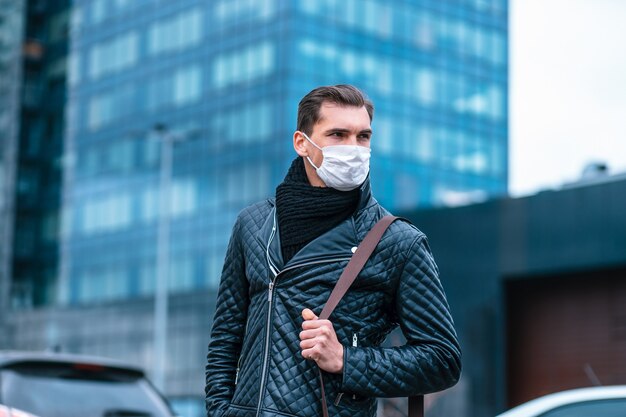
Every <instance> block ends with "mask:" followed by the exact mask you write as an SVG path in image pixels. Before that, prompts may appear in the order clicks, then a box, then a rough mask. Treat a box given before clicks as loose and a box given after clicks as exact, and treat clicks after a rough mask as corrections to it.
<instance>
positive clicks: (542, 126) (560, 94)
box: [509, 0, 626, 195]
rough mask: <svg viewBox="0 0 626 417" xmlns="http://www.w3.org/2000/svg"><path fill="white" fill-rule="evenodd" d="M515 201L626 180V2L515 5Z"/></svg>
mask: <svg viewBox="0 0 626 417" xmlns="http://www.w3.org/2000/svg"><path fill="white" fill-rule="evenodd" d="M510 30H511V33H510V59H511V67H510V71H511V72H510V83H511V85H510V147H509V152H510V166H509V168H510V181H509V189H510V191H511V193H512V194H513V195H526V194H532V193H534V192H536V191H539V190H542V189H549V188H556V187H558V186H559V185H560V184H562V183H564V182H569V181H572V180H575V179H576V178H578V177H579V176H580V173H581V171H582V169H583V167H584V166H585V165H586V164H587V163H589V162H590V161H604V162H606V163H607V164H608V165H609V169H610V171H611V172H612V173H620V172H621V173H624V172H626V0H510Z"/></svg>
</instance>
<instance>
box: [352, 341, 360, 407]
mask: <svg viewBox="0 0 626 417" xmlns="http://www.w3.org/2000/svg"><path fill="white" fill-rule="evenodd" d="M358 346H359V334H358V333H357V332H354V333H353V334H352V347H358ZM352 399H353V400H356V394H352Z"/></svg>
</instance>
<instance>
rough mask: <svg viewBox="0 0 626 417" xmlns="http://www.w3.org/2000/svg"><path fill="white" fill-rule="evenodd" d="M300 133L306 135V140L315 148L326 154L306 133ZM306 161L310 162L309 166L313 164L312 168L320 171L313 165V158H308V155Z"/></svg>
mask: <svg viewBox="0 0 626 417" xmlns="http://www.w3.org/2000/svg"><path fill="white" fill-rule="evenodd" d="M300 133H302V134H303V135H304V137H305V138H306V140H308V141H309V142H311V144H312V145H313V146H315V147H316V148H317V149H319V150H320V151H322V152H324V151H323V150H322V148H320V147H319V146H317V145H316V144H315V142H313V141H312V140H311V138H310V137H308V136H307V134H306V133H304V132H302V131H301V132H300ZM306 159H307V161H309V164H311V166H312V167H313V168H315V169H316V170H317V169H319V168H318V167H317V166H315V164H314V163H313V161H311V158H309V156H308V155H307V157H306Z"/></svg>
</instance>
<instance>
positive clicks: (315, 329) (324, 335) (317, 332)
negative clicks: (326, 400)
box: [300, 308, 343, 374]
mask: <svg viewBox="0 0 626 417" xmlns="http://www.w3.org/2000/svg"><path fill="white" fill-rule="evenodd" d="M302 318H303V319H304V322H302V329H303V330H302V331H301V332H300V340H301V342H300V349H302V357H303V358H305V359H311V360H314V361H315V362H316V363H317V366H319V367H320V368H322V369H323V370H324V371H326V372H330V373H333V374H338V373H340V372H342V371H343V345H342V344H341V343H339V341H338V340H337V334H336V333H335V329H333V324H332V323H331V322H330V321H328V320H318V319H317V316H316V315H315V313H313V312H312V311H311V310H309V309H308V308H305V309H304V310H302Z"/></svg>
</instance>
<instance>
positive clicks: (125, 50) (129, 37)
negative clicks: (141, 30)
mask: <svg viewBox="0 0 626 417" xmlns="http://www.w3.org/2000/svg"><path fill="white" fill-rule="evenodd" d="M138 45H139V36H138V35H137V33H136V32H135V31H132V32H128V33H125V34H123V35H119V36H116V37H115V38H113V39H112V40H109V41H105V42H102V43H99V44H96V45H95V46H93V47H92V48H91V51H90V53H89V76H90V77H91V78H93V79H96V78H99V77H101V76H103V75H106V74H111V73H114V72H118V71H121V70H123V69H128V68H129V67H131V66H133V65H135V64H136V63H137V58H138V55H139V54H138V51H139V49H138Z"/></svg>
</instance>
